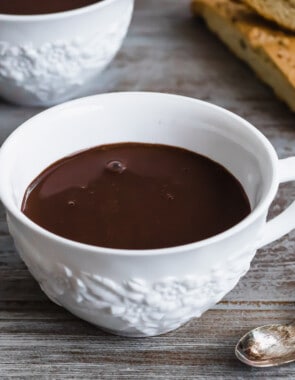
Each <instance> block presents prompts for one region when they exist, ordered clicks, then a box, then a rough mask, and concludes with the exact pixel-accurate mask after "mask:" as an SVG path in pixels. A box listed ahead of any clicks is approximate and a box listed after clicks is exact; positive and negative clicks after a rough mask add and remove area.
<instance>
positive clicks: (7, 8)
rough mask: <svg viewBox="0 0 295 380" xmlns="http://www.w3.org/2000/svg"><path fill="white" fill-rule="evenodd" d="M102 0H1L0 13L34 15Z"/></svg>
mask: <svg viewBox="0 0 295 380" xmlns="http://www.w3.org/2000/svg"><path fill="white" fill-rule="evenodd" d="M99 1H102V0H49V1H44V0H2V1H0V13H2V14H13V15H36V14H46V13H56V12H64V11H68V10H71V9H76V8H82V7H85V6H86V5H91V4H95V3H98V2H99Z"/></svg>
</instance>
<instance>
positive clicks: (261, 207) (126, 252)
mask: <svg viewBox="0 0 295 380" xmlns="http://www.w3.org/2000/svg"><path fill="white" fill-rule="evenodd" d="M122 96H133V97H135V99H137V98H138V97H145V96H148V97H159V98H160V97H165V98H167V97H169V98H174V99H176V100H179V101H181V102H190V103H194V104H199V105H201V106H202V107H206V108H207V109H208V110H210V109H211V110H216V111H217V112H220V113H223V114H224V115H226V116H227V117H230V118H232V119H234V120H235V121H236V122H238V123H239V124H240V126H239V127H243V128H246V129H247V130H248V131H250V133H251V134H252V135H255V138H257V139H258V140H260V142H261V144H262V145H263V146H264V147H265V151H267V153H268V157H269V160H270V163H271V169H272V182H271V186H270V187H269V189H268V190H267V191H266V194H265V196H264V198H262V199H261V200H260V202H259V203H258V205H257V206H256V207H255V208H254V209H253V210H252V211H251V212H250V214H249V215H248V216H247V217H246V218H244V219H243V220H241V221H240V222H239V223H237V224H235V225H234V226H233V227H231V228H229V229H227V230H226V231H224V232H222V233H219V234H217V235H214V236H211V237H209V238H206V239H203V240H200V241H197V242H193V243H188V244H183V245H178V246H174V247H168V248H156V249H134V250H133V249H120V248H107V247H101V246H94V245H90V244H85V243H80V242H77V241H74V240H70V239H67V238H64V237H61V236H59V235H56V234H54V233H52V232H50V231H48V230H46V229H44V228H43V227H41V226H39V225H38V224H36V223H35V222H33V221H32V220H30V219H29V218H28V217H27V216H26V215H25V214H23V213H22V212H21V210H20V209H19V208H18V207H17V206H16V205H15V203H14V202H13V201H12V197H11V196H9V195H5V191H3V190H4V185H3V181H0V199H1V201H2V202H3V204H4V206H5V208H6V209H7V210H8V211H9V213H11V214H12V215H13V216H14V217H15V218H16V219H17V220H18V222H20V223H21V224H24V225H26V226H27V227H29V228H30V229H32V230H33V231H34V232H35V233H37V234H40V235H42V236H43V237H44V238H47V239H51V240H54V241H55V242H56V243H60V244H63V245H66V246H68V247H72V248H73V249H75V248H76V249H81V250H84V251H88V252H94V253H97V254H99V255H101V254H108V255H114V256H116V255H119V256H133V257H134V256H137V257H139V256H152V255H166V254H174V253H177V252H186V251H191V250H196V249H199V248H204V247H206V246H209V245H213V244H216V243H219V242H221V241H224V240H226V239H228V238H230V237H232V236H233V235H235V234H236V233H238V232H240V231H242V230H243V229H245V228H246V227H248V226H249V225H250V224H251V223H254V222H255V221H256V220H257V219H258V218H259V217H260V216H261V215H262V214H263V213H265V212H266V211H267V209H268V207H269V206H270V204H271V202H272V201H273V199H274V197H275V194H276V192H277V189H278V186H279V178H278V162H279V160H278V156H277V153H276V151H275V149H274V147H273V146H272V144H271V143H270V142H269V140H268V139H267V138H266V137H265V136H264V135H263V134H262V133H261V132H260V131H259V130H258V129H257V128H255V127H254V126H253V125H252V124H251V123H249V122H248V121H246V120H245V119H243V118H242V117H240V116H238V115H237V114H235V113H233V112H231V111H228V110H227V109H225V108H223V107H220V106H218V105H215V104H212V103H209V102H207V101H203V100H200V99H196V98H192V97H187V96H183V95H175V94H168V93H159V92H144V91H142V92H137V91H134V92H112V93H102V94H97V95H91V96H87V97H83V98H78V99H75V100H71V101H68V102H65V103H62V104H59V105H56V106H54V107H50V108H48V109H46V110H44V111H42V112H40V113H38V114H37V115H35V116H33V117H31V118H30V119H28V120H27V121H25V122H24V123H22V124H21V125H20V126H19V127H18V128H16V129H15V130H14V131H13V132H12V133H11V134H10V135H9V137H8V138H7V139H6V140H5V142H4V143H3V145H2V147H1V149H0V169H1V166H3V168H5V166H4V162H3V155H5V150H6V146H8V144H10V140H13V138H14V136H16V135H17V134H18V133H20V132H21V131H22V130H23V129H24V128H26V126H27V125H28V124H30V122H31V121H32V120H35V119H38V118H41V117H44V115H45V116H46V115H47V114H48V115H50V114H52V113H55V112H56V111H62V110H63V108H65V109H67V110H68V109H69V107H70V108H71V107H75V106H76V105H79V104H80V103H81V102H82V103H83V105H85V104H87V103H88V102H90V103H91V102H92V101H93V100H96V99H99V98H103V97H108V98H111V97H122ZM159 101H160V100H159ZM3 171H4V172H5V169H4V170H3ZM0 177H1V176H0ZM255 244H256V245H257V241H254V242H252V241H251V243H249V245H250V246H251V248H252V246H253V249H258V248H260V247H257V246H256V245H255ZM245 248H246V247H245Z"/></svg>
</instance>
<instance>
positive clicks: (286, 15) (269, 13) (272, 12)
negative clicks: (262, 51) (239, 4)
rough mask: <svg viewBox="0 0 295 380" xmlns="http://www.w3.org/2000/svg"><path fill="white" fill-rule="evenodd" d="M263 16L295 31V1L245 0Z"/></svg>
mask: <svg viewBox="0 0 295 380" xmlns="http://www.w3.org/2000/svg"><path fill="white" fill-rule="evenodd" d="M244 1H245V2H246V3H247V4H249V5H250V6H251V7H253V9H255V10H256V11H257V12H258V13H259V14H261V16H263V17H265V18H267V19H269V20H272V21H275V22H276V23H278V24H279V25H280V26H282V27H284V28H288V29H290V30H293V31H295V0H244Z"/></svg>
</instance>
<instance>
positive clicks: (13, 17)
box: [0, 0, 134, 22]
mask: <svg viewBox="0 0 295 380" xmlns="http://www.w3.org/2000/svg"><path fill="white" fill-rule="evenodd" d="M116 1H120V0H100V1H99V0H97V2H96V3H94V4H89V5H85V6H83V7H80V8H74V9H69V10H67V11H61V12H53V13H41V14H33V15H31V14H28V15H18V14H8V13H0V21H8V22H9V21H10V22H18V21H21V22H35V21H47V20H48V21H50V20H58V19H62V18H68V17H71V16H78V15H82V14H85V13H90V12H92V11H95V10H96V9H100V8H105V7H107V6H109V5H111V4H112V3H115V2H116ZM130 1H132V2H133V1H134V0H130Z"/></svg>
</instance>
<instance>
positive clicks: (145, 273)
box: [0, 93, 295, 336]
mask: <svg viewBox="0 0 295 380" xmlns="http://www.w3.org/2000/svg"><path fill="white" fill-rule="evenodd" d="M114 110H115V112H114ZM123 141H135V142H151V143H163V144H170V145H176V146H180V147H184V148H187V149H190V150H192V151H197V152H199V153H201V154H204V155H206V156H208V157H210V158H211V159H213V160H216V161H218V162H219V163H221V164H222V165H224V166H225V167H226V168H227V169H228V170H230V171H231V172H232V173H233V174H234V175H235V176H236V177H237V178H238V179H239V180H240V182H241V183H242V185H243V187H244V189H245V191H246V193H247V194H248V197H249V199H250V202H251V207H252V212H251V214H250V215H249V216H248V217H247V218H245V219H244V220H243V221H242V222H241V223H239V224H237V225H236V226H234V227H233V228H231V229H229V230H227V231H226V232H224V233H221V234H219V235H216V236H214V237H211V238H209V239H206V240H203V241H200V242H197V243H193V244H188V245H183V246H178V247H174V248H167V249H156V250H141V251H132V250H119V249H107V248H100V247H94V246H89V245H85V244H80V243H77V242H73V241H70V240H67V239H64V238H61V237H59V236H56V235H54V234H52V233H50V232H48V231H46V230H44V229H42V228H41V227H39V226H38V225H36V224H35V223H33V222H32V221H30V220H29V219H28V218H27V217H26V216H25V215H24V214H22V212H21V211H20V207H21V202H22V198H23V195H24V192H25V189H26V187H27V186H28V185H29V184H30V182H31V181H32V180H33V179H34V178H35V177H36V176H37V175H38V174H39V173H40V172H41V171H42V170H43V169H45V168H46V167H47V166H48V165H50V164H51V163H53V162H54V161H56V160H58V159H60V158H62V157H64V156H66V155H68V154H71V153H73V152H76V151H78V150H81V149H86V148H89V147H93V146H95V145H100V144H106V143H114V142H123ZM291 179H295V159H294V158H290V159H285V160H281V161H279V160H278V158H277V155H276V153H275V151H274V149H273V148H272V146H271V145H270V143H269V142H268V140H267V139H266V138H265V137H264V136H263V135H262V134H261V133H260V132H259V131H258V130H257V129H255V128H254V127H253V126H252V125H250V124H249V123H248V122H246V121H245V120H243V119H241V118H240V117H238V116H236V115H234V114H232V113H230V112H228V111H226V110H224V109H221V108H219V107H216V106H213V105H211V104H208V103H205V102H202V101H199V100H194V99H190V98H185V97H181V96H176V95H165V94H153V93H116V94H106V95H97V96H94V97H89V98H84V99H80V100H76V101H72V102H69V103H65V104H63V105H60V106H57V107H54V108H52V109H50V110H47V111H45V112H42V113H41V114H39V115H37V116H35V117H33V118H32V119H31V120H29V121H27V122H26V123H24V124H23V125H22V126H21V127H19V128H18V129H17V130H16V131H15V132H14V133H13V134H12V135H11V136H10V137H9V138H8V140H7V141H6V142H5V143H4V145H3V146H2V148H1V151H0V197H1V199H2V201H3V203H4V206H5V208H6V210H7V218H8V224H9V230H10V232H11V234H12V236H13V238H14V241H15V245H16V248H17V250H18V251H19V253H20V255H21V257H22V258H23V260H24V261H25V263H26V264H27V266H28V268H29V269H30V271H31V273H32V274H33V276H34V277H35V278H36V279H37V280H38V281H39V283H40V286H41V287H42V289H43V290H44V292H45V293H46V294H47V295H48V296H49V297H50V298H51V299H52V300H53V301H54V302H56V303H58V304H60V305H63V306H64V307H65V308H66V309H68V310H69V311H71V312H72V313H73V314H75V315H77V316H79V317H81V318H83V319H85V320H87V321H89V322H91V323H94V324H96V325H97V326H100V327H101V328H104V329H106V330H109V331H111V332H114V333H116V334H121V335H127V336H150V335H157V334H161V333H165V332H167V331H169V330H173V329H175V328H177V327H179V326H180V325H182V324H183V323H185V322H187V321H188V320H189V319H191V318H192V317H198V316H200V315H201V314H202V313H203V312H204V311H206V310H207V309H208V308H210V307H211V306H212V305H214V304H215V303H216V302H218V301H219V300H221V299H222V298H223V297H224V295H225V294H226V293H227V292H229V291H230V290H231V289H232V288H233V287H234V286H235V285H236V283H237V282H238V280H239V279H240V277H241V276H243V275H244V274H245V273H246V271H247V270H248V268H249V266H250V262H251V259H252V257H253V256H254V254H255V251H256V249H257V248H258V247H261V246H262V245H264V244H267V243H269V242H270V241H272V240H275V239H277V238H278V237H280V236H281V235H283V234H285V233H287V232H288V231H290V230H291V229H292V228H293V227H294V226H295V206H294V203H293V204H292V205H291V206H290V207H289V208H288V209H287V210H286V211H285V212H284V213H282V214H281V215H279V216H278V217H276V218H275V219H273V220H272V221H271V222H268V223H266V216H267V212H268V208H269V206H270V204H271V202H272V200H273V198H274V196H275V194H276V191H277V188H278V184H279V182H283V181H287V180H291ZM179 223H181V220H180V221H179Z"/></svg>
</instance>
